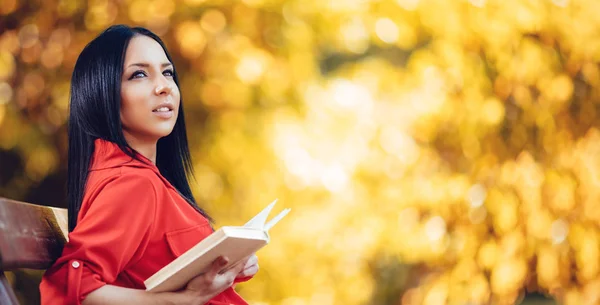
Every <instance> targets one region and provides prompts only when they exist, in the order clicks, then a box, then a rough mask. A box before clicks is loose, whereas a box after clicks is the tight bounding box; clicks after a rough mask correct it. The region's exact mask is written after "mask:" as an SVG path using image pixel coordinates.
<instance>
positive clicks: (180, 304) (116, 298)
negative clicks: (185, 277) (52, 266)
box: [81, 285, 208, 305]
mask: <svg viewBox="0 0 600 305" xmlns="http://www.w3.org/2000/svg"><path fill="white" fill-rule="evenodd" d="M202 299H205V298H201V297H197V296H195V295H193V294H191V293H189V292H185V291H183V292H160V293H153V292H147V291H145V290H139V289H131V288H123V287H119V286H113V285H104V286H102V287H100V288H98V289H96V290H94V291H92V292H91V293H90V294H88V295H87V297H86V298H85V299H84V300H83V302H82V303H81V304H82V305H104V304H107V305H108V304H114V305H121V304H123V305H135V304H147V305H184V304H185V305H187V304H194V302H198V304H204V303H206V302H203V300H202ZM206 301H208V299H206Z"/></svg>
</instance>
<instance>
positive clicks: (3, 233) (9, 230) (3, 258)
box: [0, 197, 68, 270]
mask: <svg viewBox="0 0 600 305" xmlns="http://www.w3.org/2000/svg"><path fill="white" fill-rule="evenodd" d="M67 215H68V214H67V210H66V209H59V208H51V207H45V206H39V205H33V204H29V203H25V202H19V201H14V200H10V199H6V198H1V197H0V269H4V270H12V269H17V268H31V269H47V268H48V267H50V266H51V265H52V263H53V262H54V261H55V260H56V259H57V258H58V257H59V256H60V254H61V253H62V249H63V246H64V244H65V242H66V241H67V236H68V230H67V225H68V224H67Z"/></svg>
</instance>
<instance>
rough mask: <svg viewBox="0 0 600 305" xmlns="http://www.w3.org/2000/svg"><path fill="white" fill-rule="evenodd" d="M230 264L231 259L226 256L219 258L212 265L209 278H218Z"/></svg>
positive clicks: (208, 274)
mask: <svg viewBox="0 0 600 305" xmlns="http://www.w3.org/2000/svg"><path fill="white" fill-rule="evenodd" d="M227 263H229V259H228V258H227V257H224V256H219V257H217V258H216V259H215V260H214V261H213V262H212V264H211V266H210V270H209V272H208V273H207V276H208V278H210V279H212V278H215V277H216V276H217V274H219V273H220V272H221V270H223V268H224V267H225V266H226V265H227Z"/></svg>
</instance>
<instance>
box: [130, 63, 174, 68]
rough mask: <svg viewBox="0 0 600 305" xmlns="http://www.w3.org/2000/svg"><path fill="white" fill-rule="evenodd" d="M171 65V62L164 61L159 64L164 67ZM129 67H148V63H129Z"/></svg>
mask: <svg viewBox="0 0 600 305" xmlns="http://www.w3.org/2000/svg"><path fill="white" fill-rule="evenodd" d="M172 65H173V64H172V63H170V62H165V63H162V64H161V65H160V66H161V67H163V68H164V67H168V66H172ZM129 67H143V68H148V67H150V64H147V63H135V64H131V65H129V66H127V68H129Z"/></svg>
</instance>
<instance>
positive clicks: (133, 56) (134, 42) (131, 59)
mask: <svg viewBox="0 0 600 305" xmlns="http://www.w3.org/2000/svg"><path fill="white" fill-rule="evenodd" d="M168 61H169V59H168V58H167V55H166V54H165V51H164V50H163V48H162V47H161V46H160V44H158V42H157V41H156V40H154V39H152V38H150V37H148V36H144V35H138V36H135V37H133V38H132V39H131V41H129V45H128V46H127V51H126V53H125V66H127V65H129V64H133V63H148V64H153V63H158V64H161V63H163V62H168Z"/></svg>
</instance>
